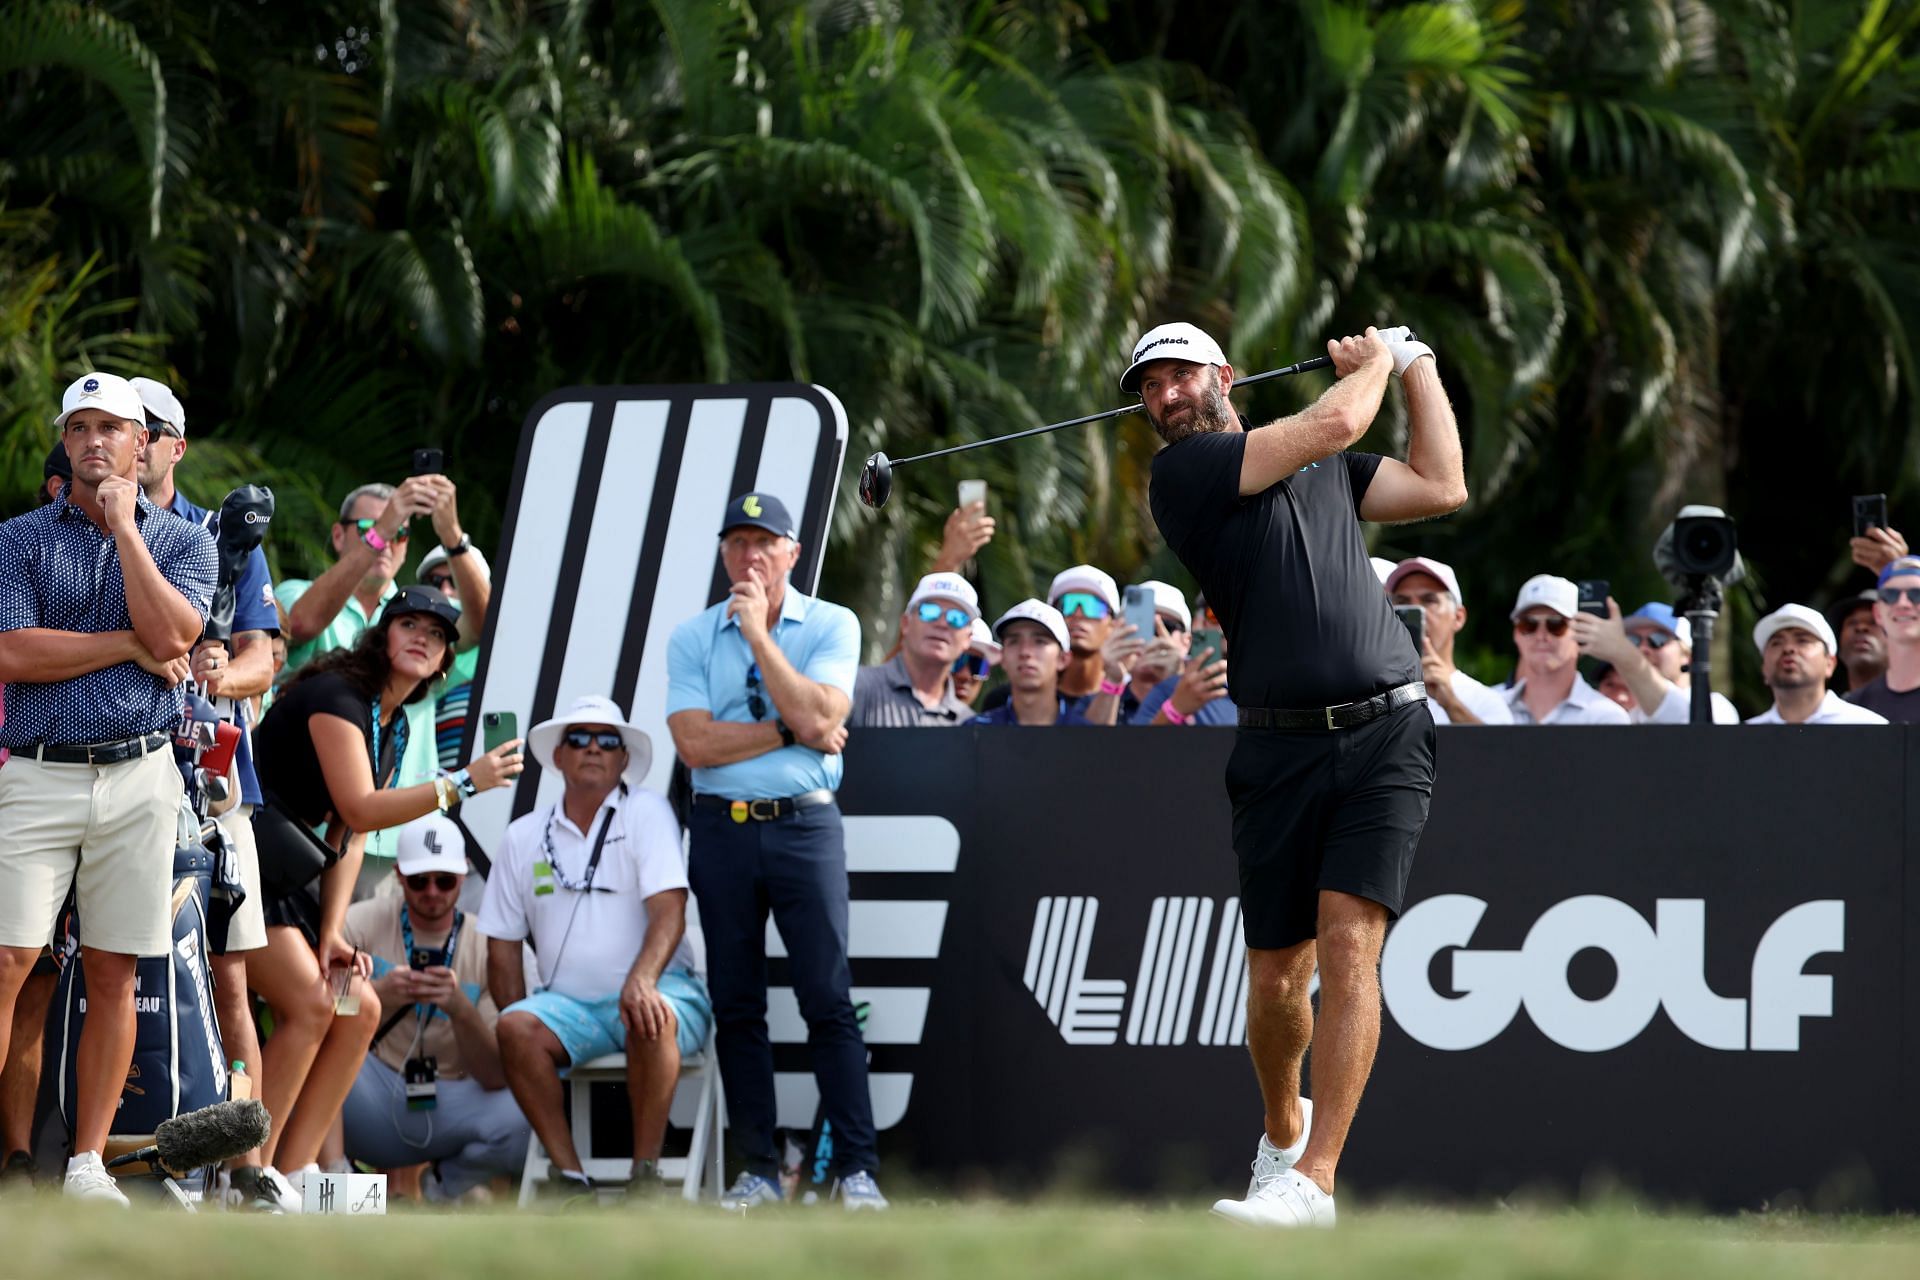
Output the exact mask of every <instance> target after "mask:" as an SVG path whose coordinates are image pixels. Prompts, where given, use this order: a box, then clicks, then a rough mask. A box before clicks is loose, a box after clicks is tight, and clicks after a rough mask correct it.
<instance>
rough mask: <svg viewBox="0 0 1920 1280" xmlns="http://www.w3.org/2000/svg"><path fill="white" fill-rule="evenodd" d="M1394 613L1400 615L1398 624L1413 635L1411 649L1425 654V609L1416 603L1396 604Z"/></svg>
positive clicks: (1422, 654)
mask: <svg viewBox="0 0 1920 1280" xmlns="http://www.w3.org/2000/svg"><path fill="white" fill-rule="evenodd" d="M1393 611H1394V613H1396V614H1398V615H1399V617H1400V625H1401V626H1403V627H1405V628H1406V629H1407V634H1408V635H1410V636H1412V637H1413V651H1414V652H1415V653H1417V654H1420V655H1421V656H1422V657H1424V656H1426V652H1427V611H1426V610H1425V609H1422V608H1421V607H1420V606H1419V605H1417V604H1397V605H1395V606H1393Z"/></svg>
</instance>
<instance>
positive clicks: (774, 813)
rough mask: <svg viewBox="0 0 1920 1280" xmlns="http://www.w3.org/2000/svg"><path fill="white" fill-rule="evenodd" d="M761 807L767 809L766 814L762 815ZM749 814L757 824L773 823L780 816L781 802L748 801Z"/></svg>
mask: <svg viewBox="0 0 1920 1280" xmlns="http://www.w3.org/2000/svg"><path fill="white" fill-rule="evenodd" d="M761 805H765V806H766V807H767V808H766V812H764V813H762V812H761V811H760V806H761ZM747 813H748V814H749V815H751V816H752V818H753V819H754V820H755V821H756V822H772V821H773V820H774V819H775V818H777V817H779V816H780V802H779V801H778V800H749V801H747Z"/></svg>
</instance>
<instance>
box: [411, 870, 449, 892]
mask: <svg viewBox="0 0 1920 1280" xmlns="http://www.w3.org/2000/svg"><path fill="white" fill-rule="evenodd" d="M459 887H460V877H459V876H457V875H454V874H453V873H452V872H451V871H422V872H421V873H420V874H419V875H417V876H408V877H407V888H409V889H411V890H413V891H414V892H415V893H425V892H426V891H427V890H428V889H429V888H432V889H438V890H439V891H440V892H442V893H452V892H453V891H454V890H455V889H458V888H459Z"/></svg>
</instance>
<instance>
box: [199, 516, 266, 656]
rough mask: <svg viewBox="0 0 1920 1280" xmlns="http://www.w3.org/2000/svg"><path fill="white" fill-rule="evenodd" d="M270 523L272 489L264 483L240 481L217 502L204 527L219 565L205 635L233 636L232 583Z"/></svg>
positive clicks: (212, 637) (219, 637) (222, 638)
mask: <svg viewBox="0 0 1920 1280" xmlns="http://www.w3.org/2000/svg"><path fill="white" fill-rule="evenodd" d="M272 523H273V490H271V489H269V488H267V487H265V486H264V485H257V484H247V485H241V486H240V487H239V488H238V489H235V490H234V491H233V492H232V493H229V494H228V495H227V497H226V501H224V502H222V503H221V504H220V510H219V512H218V513H217V514H215V516H214V518H213V520H212V522H211V523H209V524H208V526H207V531H208V532H209V533H211V534H212V535H213V547H214V552H215V554H216V555H217V556H218V568H217V570H216V572H215V575H214V582H215V584H216V585H215V587H214V591H213V603H212V606H211V607H210V608H209V609H208V610H207V625H206V635H207V637H208V638H209V639H213V640H229V639H231V638H232V637H233V610H234V603H235V602H234V598H233V586H234V584H235V583H236V582H238V581H240V574H241V571H242V570H244V569H245V568H246V567H247V557H248V556H250V555H252V554H253V549H254V548H255V547H257V546H259V545H260V543H261V540H262V539H264V538H265V537H266V536H267V527H268V526H269V525H271V524H272Z"/></svg>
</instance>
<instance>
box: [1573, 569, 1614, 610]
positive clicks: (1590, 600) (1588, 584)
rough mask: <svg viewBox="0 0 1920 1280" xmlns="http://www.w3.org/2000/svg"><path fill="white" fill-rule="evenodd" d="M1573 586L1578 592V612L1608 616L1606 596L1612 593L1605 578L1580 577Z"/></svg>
mask: <svg viewBox="0 0 1920 1280" xmlns="http://www.w3.org/2000/svg"><path fill="white" fill-rule="evenodd" d="M1574 586H1575V587H1576V588H1577V589H1578V590H1579V592H1580V612H1582V613H1590V614H1592V615H1593V616H1594V617H1596V618H1605V617H1608V616H1609V615H1608V613H1607V597H1608V596H1610V595H1612V594H1613V588H1612V587H1611V586H1610V585H1609V584H1608V582H1607V580H1606V579H1605V578H1582V579H1581V580H1580V581H1579V582H1577V583H1575V584H1574Z"/></svg>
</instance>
